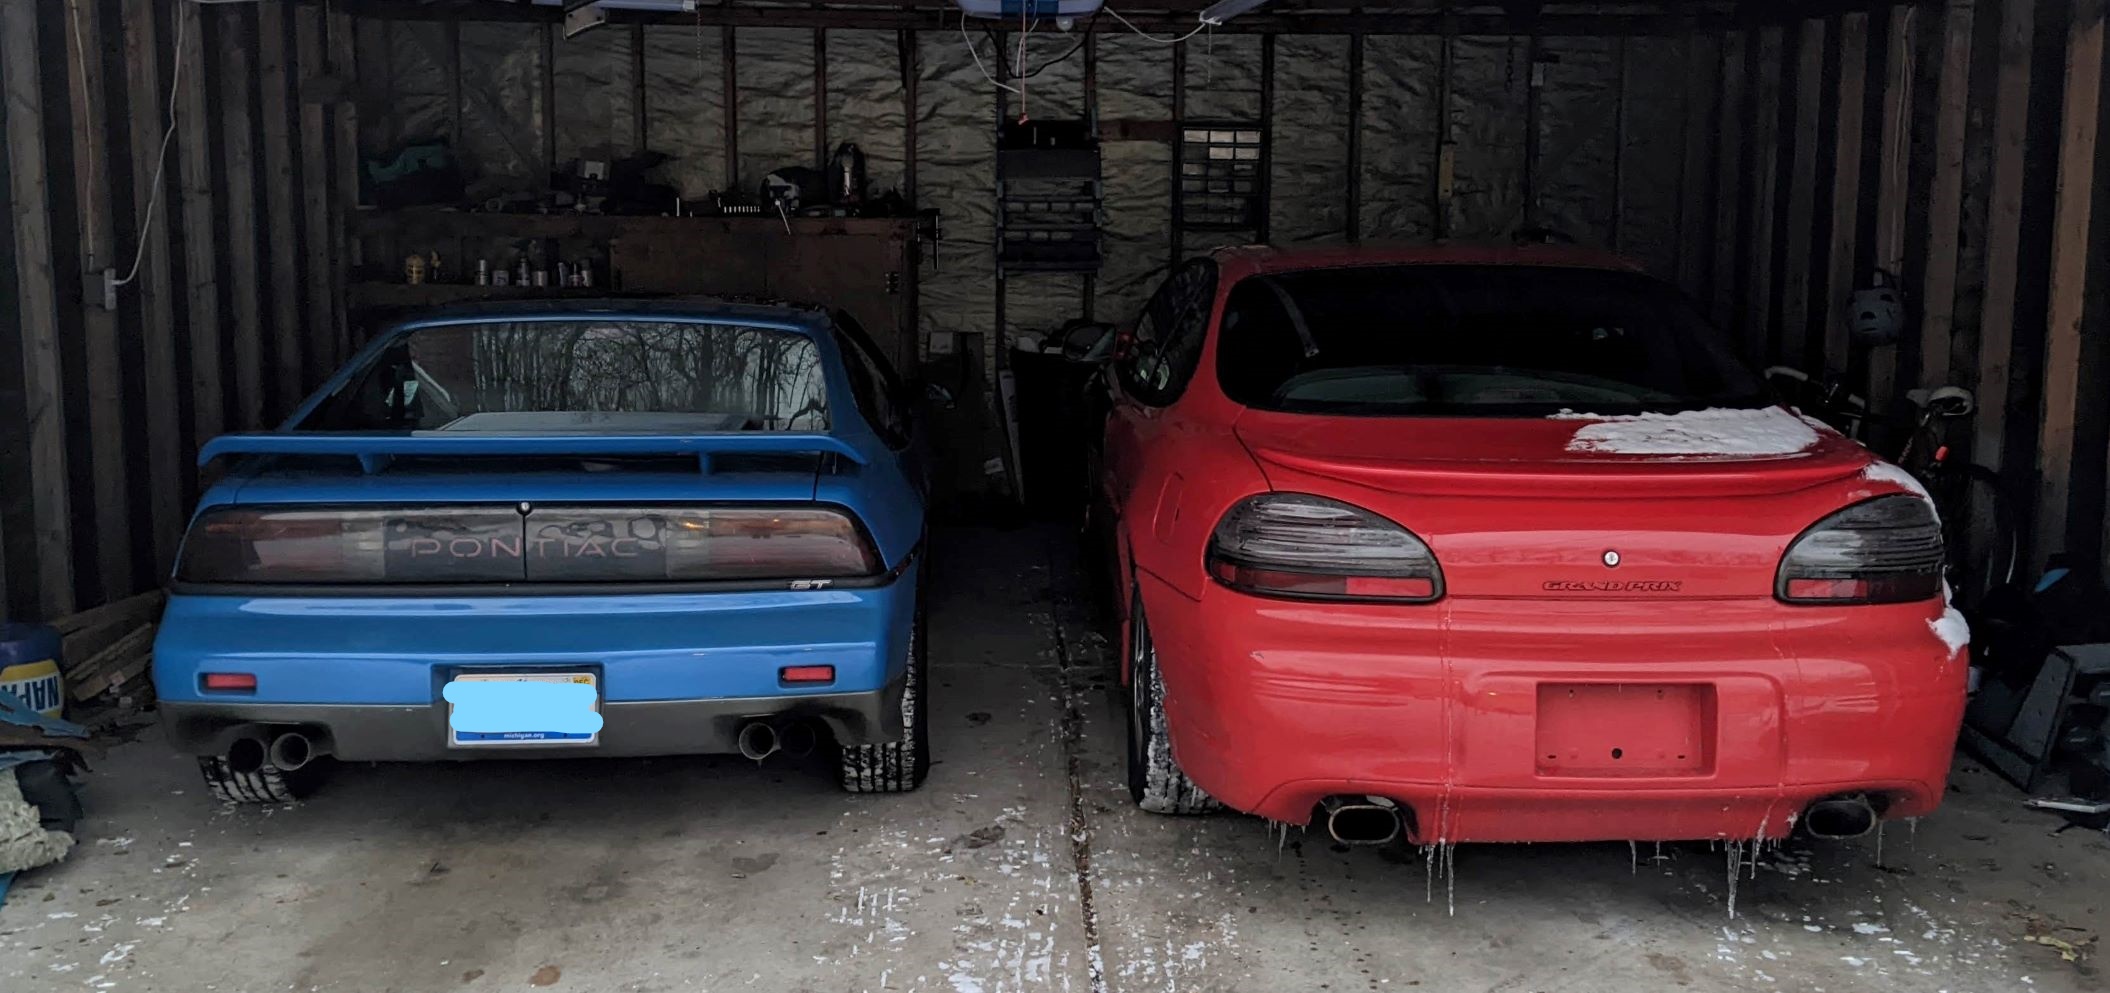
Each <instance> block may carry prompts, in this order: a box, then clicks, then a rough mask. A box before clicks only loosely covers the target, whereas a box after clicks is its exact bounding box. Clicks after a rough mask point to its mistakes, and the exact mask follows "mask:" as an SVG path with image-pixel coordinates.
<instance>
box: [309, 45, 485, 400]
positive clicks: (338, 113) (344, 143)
mask: <svg viewBox="0 0 2110 993" xmlns="http://www.w3.org/2000/svg"><path fill="white" fill-rule="evenodd" d="M329 10H330V16H329V20H328V21H326V22H324V25H323V26H324V29H325V31H326V36H327V39H328V45H327V47H328V49H329V69H330V77H331V78H332V79H335V80H337V81H338V82H339V83H340V84H342V85H343V86H344V87H345V91H344V92H343V93H341V94H340V95H339V97H338V99H337V100H336V101H335V102H334V103H332V104H331V105H330V106H329V107H328V110H329V116H330V145H329V148H330V161H331V163H333V164H334V165H335V166H336V172H335V175H333V176H332V177H331V184H330V192H331V193H332V194H333V195H332V196H331V197H330V284H329V285H330V309H331V314H330V318H331V320H333V321H335V322H336V325H337V340H338V345H337V354H338V358H339V360H340V361H342V360H343V359H347V358H350V357H351V355H352V352H353V351H355V350H356V349H357V348H358V347H359V342H357V341H354V340H352V321H351V312H350V310H349V303H350V294H351V264H352V241H351V223H350V219H351V217H352V215H353V214H355V213H357V212H358V210H359V102H358V101H357V100H356V99H354V98H353V94H355V93H357V92H358V82H359V46H358V42H357V39H356V37H355V36H354V34H353V31H352V15H350V14H347V13H345V12H344V11H343V10H342V9H339V8H336V7H331V8H329ZM444 261H445V262H446V263H447V264H448V265H451V266H454V267H456V269H455V271H456V272H461V271H462V268H461V267H462V260H461V259H458V258H455V259H446V260H444Z"/></svg>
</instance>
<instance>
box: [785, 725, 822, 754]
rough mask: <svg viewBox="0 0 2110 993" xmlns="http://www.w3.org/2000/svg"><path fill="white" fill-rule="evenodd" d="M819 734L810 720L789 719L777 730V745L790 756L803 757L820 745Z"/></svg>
mask: <svg viewBox="0 0 2110 993" xmlns="http://www.w3.org/2000/svg"><path fill="white" fill-rule="evenodd" d="M820 740H821V739H820V734H819V733H818V732H816V731H815V730H814V729H813V724H812V722H810V721H791V722H789V723H787V724H785V725H784V726H783V727H782V728H780V729H778V731H777V747H778V748H779V749H781V750H782V751H783V752H784V754H786V755H789V756H791V757H792V758H805V757H806V756H808V755H811V754H813V750H814V749H815V748H817V747H819V746H820Z"/></svg>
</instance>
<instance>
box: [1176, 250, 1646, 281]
mask: <svg viewBox="0 0 2110 993" xmlns="http://www.w3.org/2000/svg"><path fill="white" fill-rule="evenodd" d="M1211 257H1213V258H1215V259H1216V261H1217V262H1218V263H1219V264H1220V265H1222V266H1224V268H1226V269H1231V270H1237V271H1238V272H1239V273H1240V274H1242V275H1243V274H1255V273H1271V272H1295V271H1298V270H1303V269H1339V268H1347V267H1350V266H1378V265H1494V266H1511V265H1513V266H1563V267H1568V268H1576V269H1609V270H1616V271H1621V272H1639V271H1641V267H1640V266H1639V265H1636V264H1635V263H1634V262H1633V261H1631V260H1629V259H1626V258H1622V257H1620V256H1619V255H1616V254H1614V253H1612V252H1608V251H1604V250H1603V249H1597V248H1585V247H1582V246H1579V245H1548V244H1537V243H1527V244H1522V245H1518V244H1510V243H1455V242H1443V243H1427V242H1424V243H1420V244H1389V245H1388V244H1366V245H1320V246H1308V247H1307V246H1297V247H1283V246H1278V245H1238V246H1234V247H1230V248H1221V249H1218V250H1216V251H1215V252H1213V253H1211Z"/></svg>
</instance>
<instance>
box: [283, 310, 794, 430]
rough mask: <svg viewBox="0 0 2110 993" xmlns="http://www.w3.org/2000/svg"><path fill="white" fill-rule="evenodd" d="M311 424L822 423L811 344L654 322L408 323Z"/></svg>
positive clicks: (570, 426) (749, 331)
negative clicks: (412, 325)
mask: <svg viewBox="0 0 2110 993" xmlns="http://www.w3.org/2000/svg"><path fill="white" fill-rule="evenodd" d="M305 426H306V427H309V428H311V429H312V428H320V429H324V430H331V429H335V430H403V429H418V430H431V431H439V430H446V431H566V430H576V431H593V432H597V433H608V432H618V433H646V434H662V433H672V434H680V433H698V432H710V431H818V430H825V429H826V428H827V426H828V403H827V391H826V389H825V388H824V387H823V385H822V380H821V369H820V357H819V352H818V350H816V349H815V348H814V346H813V342H812V341H811V340H809V339H808V338H806V336H804V335H802V334H796V333H793V332H790V331H779V330H775V329H771V328H754V327H742V326H737V325H727V324H696V323H688V322H661V321H520V322H513V323H493V324H468V325H455V326H446V327H430V328H419V329H416V330H413V331H411V332H409V333H407V334H405V335H403V336H401V337H399V338H397V339H396V340H395V341H394V342H392V343H391V344H390V346H389V347H388V348H387V349H386V350H385V351H383V352H382V353H380V355H378V356H377V357H376V358H375V359H374V360H373V361H372V362H370V363H368V364H367V366H366V367H364V368H362V369H360V370H359V371H358V372H357V373H356V374H354V376H353V377H352V380H351V385H350V386H348V387H346V388H345V389H344V390H343V391H341V392H339V393H338V394H337V395H335V396H333V397H332V398H331V399H330V401H329V403H328V404H326V405H325V406H324V407H323V408H322V410H321V411H320V412H319V413H318V415H317V416H316V418H315V419H314V422H313V423H311V424H308V425H305Z"/></svg>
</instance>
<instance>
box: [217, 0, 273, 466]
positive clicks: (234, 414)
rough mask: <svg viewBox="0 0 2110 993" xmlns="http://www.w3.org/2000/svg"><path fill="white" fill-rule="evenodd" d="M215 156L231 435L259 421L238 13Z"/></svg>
mask: <svg viewBox="0 0 2110 993" xmlns="http://www.w3.org/2000/svg"><path fill="white" fill-rule="evenodd" d="M218 16H219V20H220V24H219V30H218V31H215V32H214V40H215V41H216V42H218V45H217V48H218V51H219V66H218V69H219V71H218V73H217V75H218V77H219V84H220V108H219V109H220V131H219V135H218V137H219V141H220V155H221V159H222V162H223V164H224V168H225V172H224V175H225V177H226V180H225V182H226V189H227V202H226V207H225V210H226V216H227V278H228V283H229V288H230V290H231V292H230V293H229V294H228V300H229V302H230V304H231V307H230V308H229V310H230V313H229V315H228V343H227V344H228V351H229V352H230V353H231V354H232V355H233V359H234V361H233V373H234V407H233V408H232V409H230V410H229V411H228V412H227V420H228V423H229V424H231V425H232V426H234V427H235V428H237V429H246V428H254V427H258V426H261V425H262V424H263V423H264V404H265V398H264V361H263V359H264V340H263V339H264V313H263V308H264V296H265V291H264V287H263V285H262V284H261V282H260V280H261V277H262V273H261V270H260V268H259V266H258V264H257V259H258V257H259V255H258V242H257V236H258V233H259V231H260V230H261V221H260V219H259V217H258V211H257V189H256V169H257V147H256V119H255V116H254V114H253V113H252V111H251V110H250V108H251V107H252V106H253V104H254V101H255V93H256V80H255V76H256V63H255V61H254V58H253V52H254V49H255V45H256V13H255V12H254V11H252V10H249V9H247V8H244V7H233V8H223V9H222V10H221V11H220V12H219V14H218Z"/></svg>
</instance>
